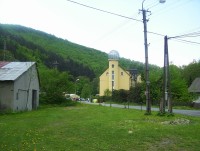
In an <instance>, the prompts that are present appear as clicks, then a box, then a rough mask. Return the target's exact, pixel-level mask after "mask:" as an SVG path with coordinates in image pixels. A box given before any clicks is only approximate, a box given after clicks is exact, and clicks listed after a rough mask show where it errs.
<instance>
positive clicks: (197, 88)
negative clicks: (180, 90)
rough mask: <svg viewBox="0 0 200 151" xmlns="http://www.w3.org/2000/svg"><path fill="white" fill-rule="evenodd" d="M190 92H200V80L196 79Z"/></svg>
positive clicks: (189, 89)
mask: <svg viewBox="0 0 200 151" xmlns="http://www.w3.org/2000/svg"><path fill="white" fill-rule="evenodd" d="M188 91H189V92H196V93H199V92H200V78H196V79H195V80H194V81H193V82H192V84H191V85H190V87H189V88H188Z"/></svg>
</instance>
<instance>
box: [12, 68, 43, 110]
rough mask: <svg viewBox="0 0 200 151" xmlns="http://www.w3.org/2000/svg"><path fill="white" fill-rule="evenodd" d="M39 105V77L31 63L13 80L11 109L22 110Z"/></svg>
mask: <svg viewBox="0 0 200 151" xmlns="http://www.w3.org/2000/svg"><path fill="white" fill-rule="evenodd" d="M38 105H39V79H38V73H37V70H36V66H35V65H33V66H32V67H31V68H29V69H28V70H27V71H26V72H25V73H24V74H23V75H21V76H20V77H19V78H18V79H17V80H15V82H14V99H13V110H14V111H24V110H32V109H33V108H35V109H36V108H37V107H38Z"/></svg>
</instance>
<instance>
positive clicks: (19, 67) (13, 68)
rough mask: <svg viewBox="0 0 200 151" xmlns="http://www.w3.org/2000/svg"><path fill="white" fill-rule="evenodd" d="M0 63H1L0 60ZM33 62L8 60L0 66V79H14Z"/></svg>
mask: <svg viewBox="0 0 200 151" xmlns="http://www.w3.org/2000/svg"><path fill="white" fill-rule="evenodd" d="M0 64H3V63H2V62H0ZM33 64H35V62H10V63H8V62H7V64H5V65H4V66H2V67H0V81H7V80H11V81H14V80H16V79H17V78H18V77H19V76H20V75H22V74H23V73H24V72H26V71H27V70H28V69H29V68H30V67H31V66H32V65H33Z"/></svg>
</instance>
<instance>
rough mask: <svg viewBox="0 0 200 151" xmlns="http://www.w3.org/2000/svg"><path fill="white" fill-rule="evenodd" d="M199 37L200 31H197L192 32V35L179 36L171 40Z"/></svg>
mask: <svg viewBox="0 0 200 151" xmlns="http://www.w3.org/2000/svg"><path fill="white" fill-rule="evenodd" d="M199 36H200V31H197V32H192V33H188V34H183V35H178V36H174V37H169V39H172V38H187V37H199Z"/></svg>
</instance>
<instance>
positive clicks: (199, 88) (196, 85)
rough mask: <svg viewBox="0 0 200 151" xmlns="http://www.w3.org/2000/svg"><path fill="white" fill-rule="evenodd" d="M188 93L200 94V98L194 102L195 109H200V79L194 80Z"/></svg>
mask: <svg viewBox="0 0 200 151" xmlns="http://www.w3.org/2000/svg"><path fill="white" fill-rule="evenodd" d="M188 91H189V92H191V93H196V94H199V98H198V99H197V100H195V101H193V104H194V107H197V108H200V78H199V77H198V78H196V79H194V81H193V82H192V84H191V85H190V87H189V88H188Z"/></svg>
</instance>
